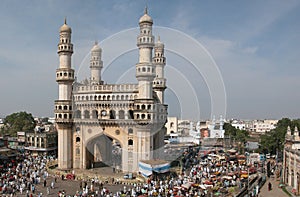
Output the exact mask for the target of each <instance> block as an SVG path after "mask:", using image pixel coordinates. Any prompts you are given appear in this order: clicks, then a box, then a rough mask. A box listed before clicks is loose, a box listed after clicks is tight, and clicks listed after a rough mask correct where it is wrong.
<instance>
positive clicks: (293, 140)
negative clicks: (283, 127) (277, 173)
mask: <svg viewBox="0 0 300 197" xmlns="http://www.w3.org/2000/svg"><path fill="white" fill-rule="evenodd" d="M282 180H283V183H284V184H286V185H288V186H291V187H292V188H293V191H295V193H296V194H297V195H299V194H300V137H299V131H298V128H297V127H295V129H294V132H293V134H292V131H291V128H290V127H288V129H287V133H286V136H285V143H284V150H283V168H282Z"/></svg>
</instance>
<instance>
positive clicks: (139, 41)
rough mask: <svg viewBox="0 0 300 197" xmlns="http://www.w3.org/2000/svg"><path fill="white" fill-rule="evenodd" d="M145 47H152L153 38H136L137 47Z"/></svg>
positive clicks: (146, 36)
mask: <svg viewBox="0 0 300 197" xmlns="http://www.w3.org/2000/svg"><path fill="white" fill-rule="evenodd" d="M141 45H146V46H149V47H154V36H149V35H140V36H138V37H137V46H138V47H140V46H141Z"/></svg>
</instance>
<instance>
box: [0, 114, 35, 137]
mask: <svg viewBox="0 0 300 197" xmlns="http://www.w3.org/2000/svg"><path fill="white" fill-rule="evenodd" d="M3 123H4V127H3V128H2V129H1V133H2V134H4V135H5V134H8V135H10V136H16V135H17V132H18V131H32V130H33V129H34V127H35V125H36V123H35V121H34V118H33V116H32V114H30V113H26V112H17V113H13V114H11V115H8V116H6V117H5V119H4V122H3Z"/></svg>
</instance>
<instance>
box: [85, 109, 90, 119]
mask: <svg viewBox="0 0 300 197" xmlns="http://www.w3.org/2000/svg"><path fill="white" fill-rule="evenodd" d="M84 118H85V119H87V118H90V112H89V111H88V110H85V111H84Z"/></svg>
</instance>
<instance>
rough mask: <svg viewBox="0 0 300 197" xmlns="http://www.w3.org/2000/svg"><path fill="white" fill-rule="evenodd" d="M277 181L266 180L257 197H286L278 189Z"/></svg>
mask: <svg viewBox="0 0 300 197" xmlns="http://www.w3.org/2000/svg"><path fill="white" fill-rule="evenodd" d="M269 182H270V183H271V184H272V190H271V191H268V184H269ZM278 185H279V181H276V179H275V178H269V179H267V181H266V183H265V184H264V186H263V187H262V188H261V190H260V193H259V197H268V196H270V197H285V196H288V195H287V194H286V193H284V191H282V189H281V188H279V187H278Z"/></svg>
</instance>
